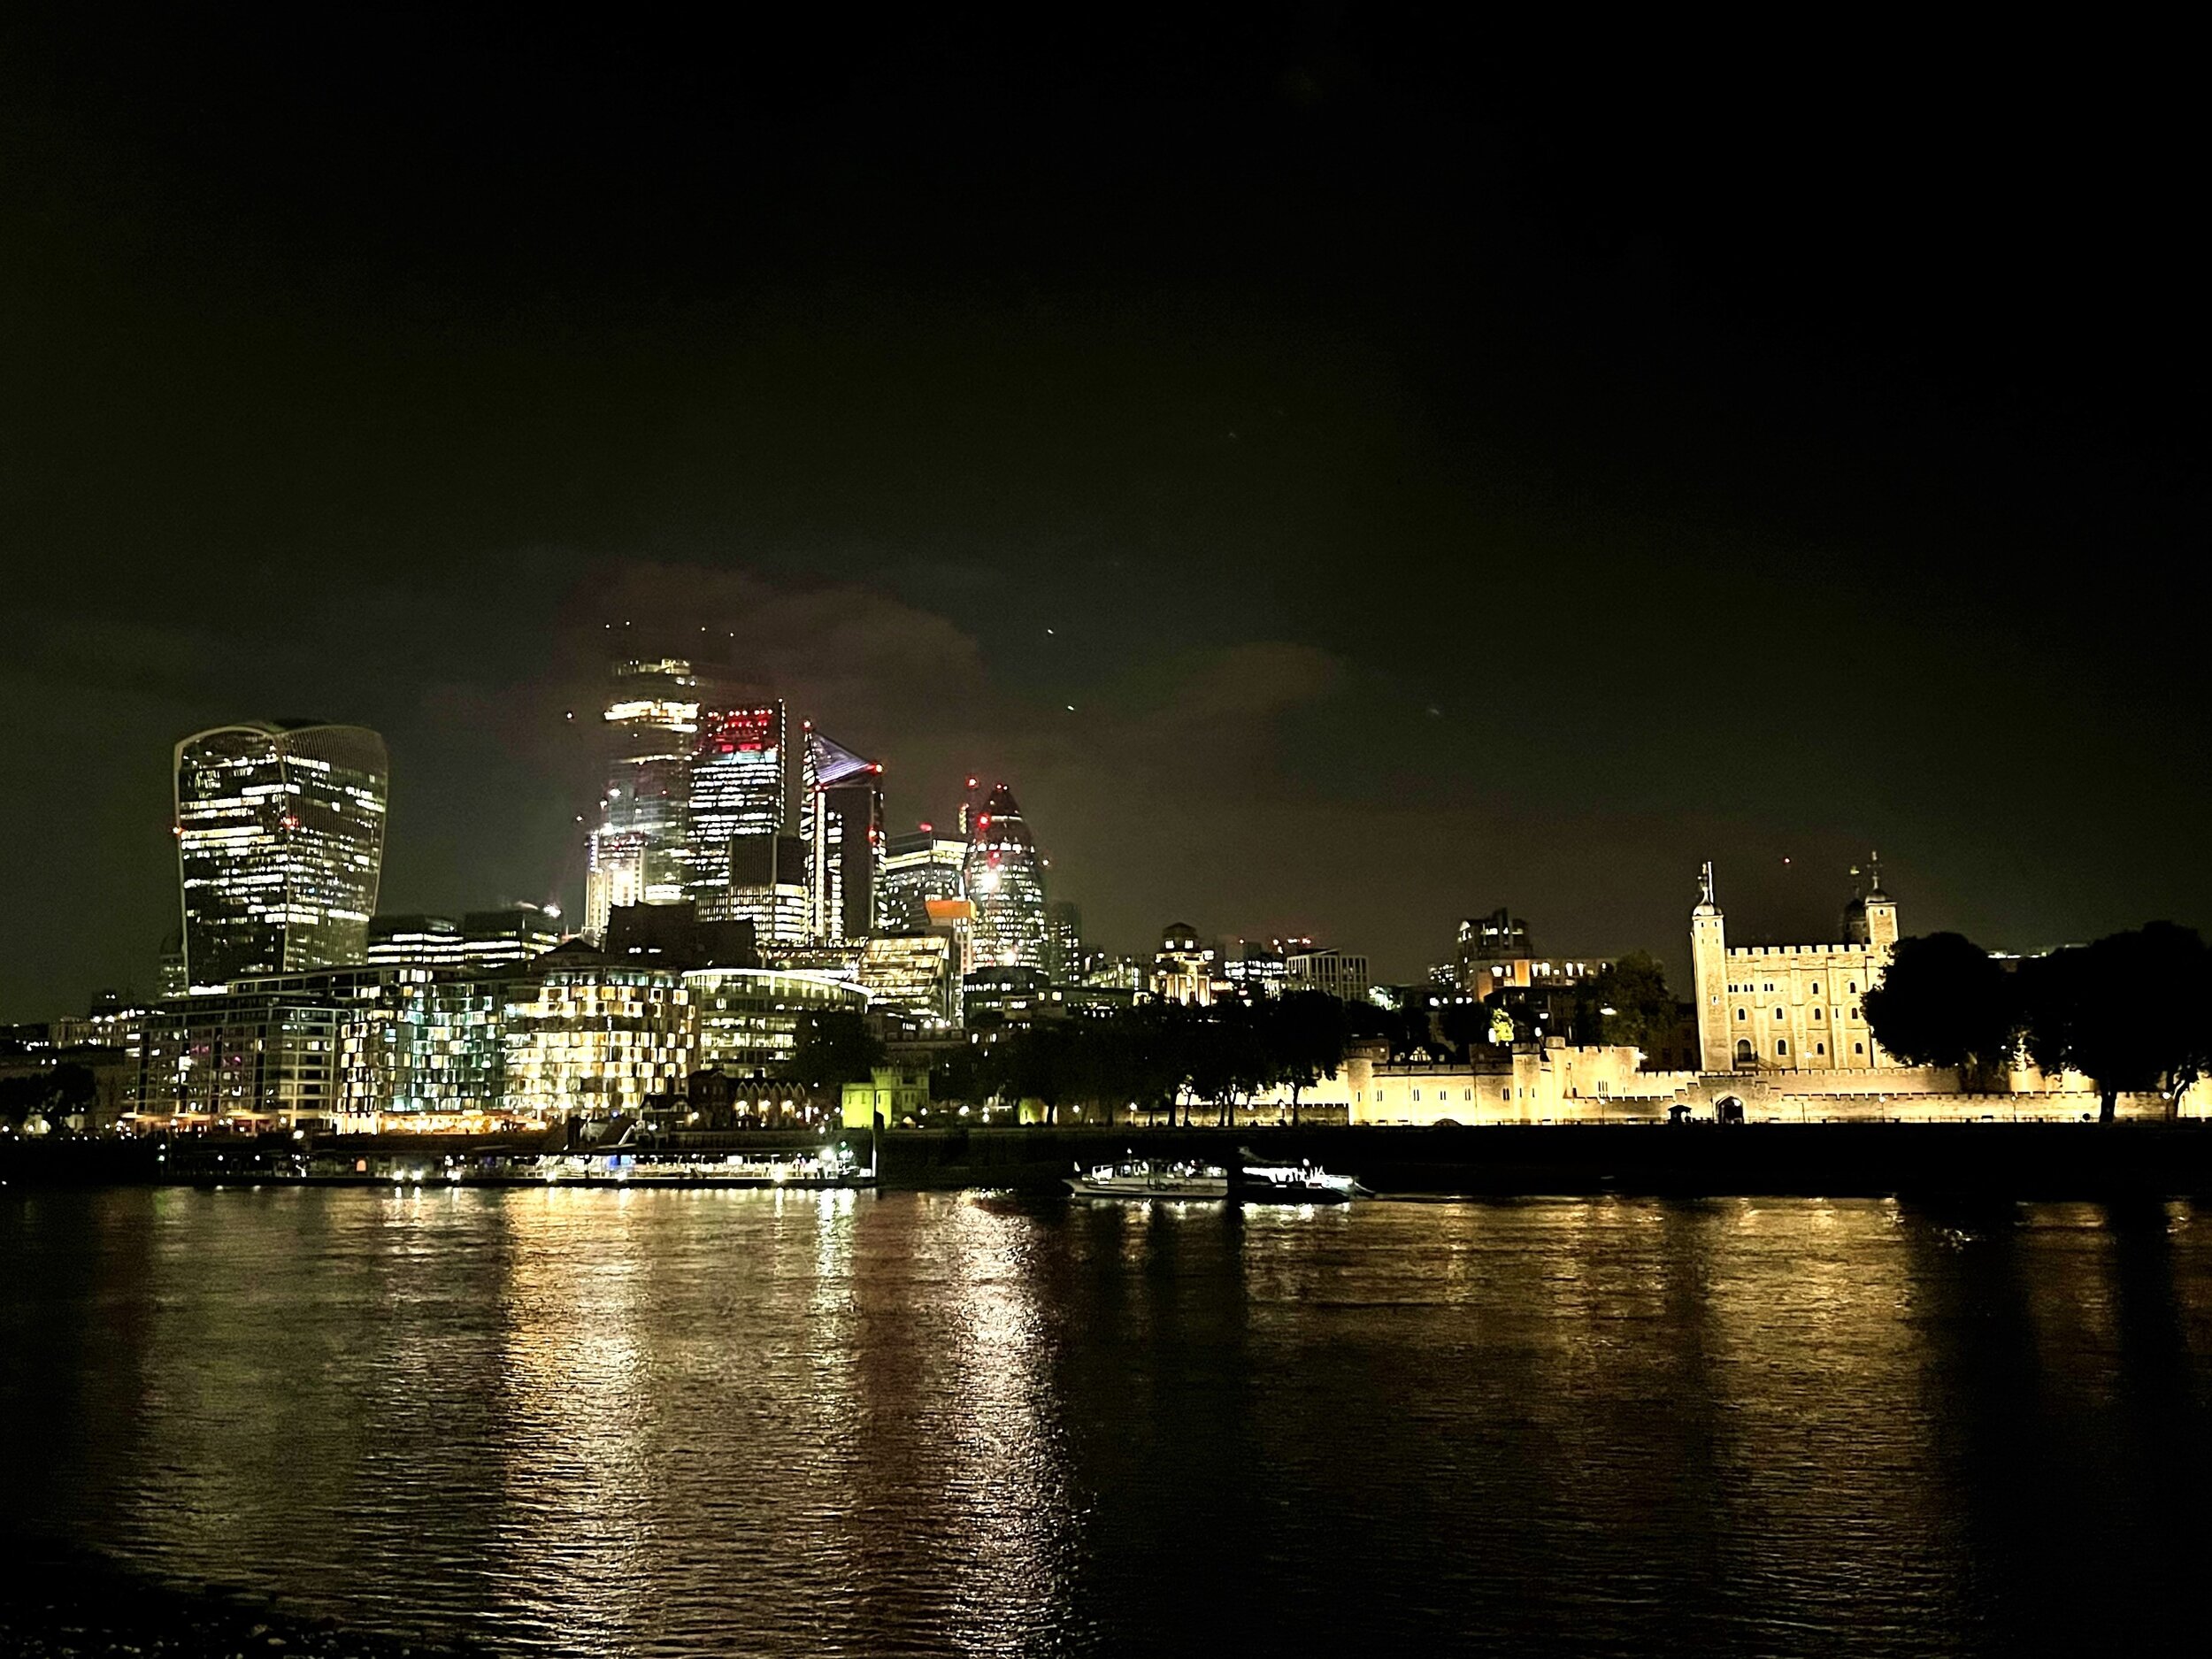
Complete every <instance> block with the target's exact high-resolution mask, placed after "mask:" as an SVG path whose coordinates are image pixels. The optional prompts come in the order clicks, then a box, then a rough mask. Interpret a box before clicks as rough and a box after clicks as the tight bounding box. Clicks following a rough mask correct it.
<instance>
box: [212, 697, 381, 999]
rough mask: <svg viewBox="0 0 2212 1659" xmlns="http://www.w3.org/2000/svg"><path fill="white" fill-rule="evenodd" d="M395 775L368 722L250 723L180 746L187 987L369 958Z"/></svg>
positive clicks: (218, 984)
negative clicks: (390, 783)
mask: <svg viewBox="0 0 2212 1659" xmlns="http://www.w3.org/2000/svg"><path fill="white" fill-rule="evenodd" d="M389 782H390V764H389V762H388V758H387V757H386V755H385V750H384V740H383V739H382V738H380V737H379V736H378V735H377V734H376V733H374V732H372V731H370V730H369V729H368V728H367V727H365V726H324V725H319V724H316V723H311V722H285V723H278V722H273V721H254V722H249V723H245V724H242V725H237V726H215V727H213V728H211V729H210V730H208V731H205V732H196V733H193V735H191V736H190V737H188V738H186V739H185V740H184V741H182V742H180V743H179V744H178V745H177V749H176V794H175V807H176V835H177V872H178V879H179V887H180V895H181V899H182V908H183V918H184V928H183V933H184V974H185V982H186V985H187V986H188V987H189V988H190V989H192V990H195V991H206V990H213V989H217V988H219V987H223V986H226V985H228V984H229V983H230V982H231V981H233V980H234V979H243V978H246V977H247V976H249V975H253V974H268V973H290V972H299V971H302V970H304V969H309V968H333V967H342V966H345V965H347V964H353V963H360V962H365V961H366V960H367V957H368V943H369V918H370V917H371V916H373V915H374V914H375V912H376V892H377V885H378V881H379V879H380V877H381V875H382V872H383V867H384V816H385V808H386V804H387V801H388V790H389Z"/></svg>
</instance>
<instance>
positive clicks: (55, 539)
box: [0, 6, 2212, 1018]
mask: <svg viewBox="0 0 2212 1659" xmlns="http://www.w3.org/2000/svg"><path fill="white" fill-rule="evenodd" d="M185 10H186V9H184V8H172V9H170V10H169V11H167V12H160V13H155V14H153V15H151V16H150V17H145V18H140V19H135V20H133V21H131V22H130V23H128V24H127V25H126V24H123V23H120V22H116V21H113V20H111V19H109V20H103V19H101V18H99V17H96V15H95V13H94V12H90V11H88V10H86V9H82V8H66V9H65V8H50V7H43V6H12V7H9V8H7V9H6V11H5V13H4V15H0V547H4V549H5V551H6V566H5V568H6V581H5V584H4V599H0V605H4V615H5V629H4V636H0V639H4V650H0V676H4V680H5V696H6V700H7V711H8V715H7V718H6V721H5V723H4V733H5V740H4V741H5V749H4V761H5V764H4V769H0V792H4V793H0V807H4V814H5V822H6V824H7V826H8V842H7V845H8V856H7V857H6V859H5V860H4V863H0V872H4V873H0V881H4V887H0V915H4V918H5V930H4V935H0V939H4V944H0V1017H4V1018H48V1017H50V1016H52V1015H54V1014H58V1013H62V1012H66V1011H70V1010H76V1009H80V1008H81V1007H82V1006H83V1004H84V1002H85V1000H86V998H87V996H88V994H89V993H90V992H91V991H92V990H93V989H95V988H96V987H102V986H115V987H136V988H137V989H139V990H140V991H141V992H144V991H147V990H150V987H151V981H152V970H153V960H154V954H155V950H156V948H157V944H158V942H159V940H160V938H161V935H162V933H164V932H165V929H166V928H168V927H169V926H173V918H174V915H175V908H176V895H175V881H176V873H175V867H174V863H173V844H172V841H171V838H170V834H169V821H168V820H169V798H168V797H169V780H168V770H167V769H168V764H169V756H170V749H171V746H172V745H173V743H174V741H176V739H177V738H178V737H180V736H181V735H182V734H184V733H188V732H189V731H192V730H195V729H196V728H198V727H200V726H206V725H209V724H212V723H216V722H219V721H223V720H228V719H233V718H254V717H278V718H283V717H290V716H296V715H314V716H319V717H321V718H331V719H341V720H353V721H359V722H362V723H365V724H367V725H370V726H375V727H376V728H378V729H379V730H380V731H381V732H383V733H385V735H386V737H387V739H388V741H389V743H390V746H391V750H392V756H393V772H394V776H393V785H392V790H393V796H392V820H391V837H390V843H389V847H388V853H387V857H386V864H385V886H384V908H385V909H387V910H418V909H428V910H460V909H470V908H482V907H486V906H489V905H492V904H495V903H501V902H511V901H516V900H532V901H540V902H542V901H545V900H549V899H558V900H561V901H563V902H567V903H571V904H574V903H576V902H579V901H580V896H581V887H582V850H581V835H582V831H581V827H580V825H579V824H578V822H577V819H576V815H577V814H578V813H580V812H582V811H584V810H586V809H587V806H588V802H589V800H590V797H591V795H592V792H593V786H594V780H595V775H596V759H595V752H594V750H593V749H592V747H591V741H590V734H589V733H588V717H589V715H590V711H591V703H592V702H593V699H594V696H595V689H596V683H597V679H598V676H599V674H600V673H601V672H602V671H603V662H604V658H605V657H606V656H607V655H608V654H609V652H610V649H611V648H614V647H615V645H616V642H617V641H622V642H623V644H622V646H621V647H620V649H629V642H632V641H634V643H635V647H636V648H637V649H643V650H647V651H653V650H658V649H670V648H671V647H673V649H695V648H697V646H698V643H699V641H713V642H714V643H715V645H716V648H717V649H719V650H721V651H724V652H727V653H729V654H731V656H732V658H733V661H734V662H736V663H737V664H740V665H741V666H742V667H743V668H744V669H745V671H746V672H749V673H752V674H755V675H757V676H758V677H760V678H763V679H765V680H772V682H773V683H775V684H776V685H777V686H779V687H780V688H781V690H782V692H783V695H785V696H786V697H787V698H788V699H789V700H790V701H791V703H793V705H794V706H795V709H796V710H798V711H799V712H801V713H803V714H806V715H809V716H810V717H811V718H814V719H815V720H816V722H817V723H818V725H820V726H822V727H823V728H824V729H825V730H826V731H827V732H828V733H831V734H832V735H833V736H834V737H835V738H837V739H838V741H841V742H843V743H845V744H847V745H848V746H849V747H851V748H854V749H858V750H860V751H861V752H863V753H864V754H868V755H871V756H875V757H880V758H882V759H883V761H884V762H885V763H886V766H887V791H888V804H889V818H890V821H891V824H892V826H893V827H894V828H895V829H905V828H910V827H911V826H913V824H914V823H915V821H916V820H917V819H918V818H926V817H932V816H935V817H939V818H945V817H949V814H950V813H951V811H952V809H953V805H954V803H955V800H956V792H957V786H958V782H959V780H960V779H961V778H962V777H963V776H964V775H965V773H967V772H970V771H977V772H983V773H986V774H988V775H989V776H990V777H993V778H999V779H1003V780H1006V781H1007V782H1009V783H1010V785H1011V786H1012V787H1013V788H1014V790H1015V792H1016V794H1017V795H1018V797H1019V799H1020V801H1021V803H1022V805H1023V807H1024V809H1025V812H1026V814H1027V816H1028V818H1029V820H1030V822H1031V824H1032V826H1033V828H1034V830H1035V832H1036V833H1037V835H1038V838H1039V840H1040V841H1041V844H1042V845H1043V847H1044V849H1045V850H1046V852H1047V854H1048V856H1050V858H1051V859H1052V879H1053V881H1054V884H1055V885H1054V892H1055V895H1056V896H1061V897H1067V898H1072V899H1074V900H1075V901H1077V902H1079V903H1080V904H1081V905H1082V907H1083V910H1084V913H1085V917H1086V920H1087V924H1088V928H1089V931H1090V932H1091V933H1093V934H1094V935H1095V936H1096V937H1097V938H1098V939H1099V940H1100V941H1102V942H1103V943H1105V944H1107V945H1108V946H1110V947H1111V948H1114V949H1140V948H1142V949H1149V948H1150V946H1151V945H1152V943H1154V942H1155V941H1156V938H1157V933H1158V930H1159V928H1160V927H1161V926H1164V924H1165V923H1167V922H1168V921H1170V920H1171V919H1179V920H1187V921H1188V922H1190V923H1192V924H1194V926H1197V927H1198V928H1199V929H1201V930H1202V932H1205V933H1218V934H1222V935H1228V936H1234V935H1236V934H1240V933H1242V934H1248V935H1259V936H1264V935H1265V934H1267V933H1273V932H1282V931H1294V932H1298V933H1313V934H1316V935H1317V936H1320V937H1321V938H1323V939H1324V940H1326V941H1333V942H1337V943H1340V944H1341V945H1343V946H1345V947H1347V948H1349V949H1364V950H1365V951H1367V952H1368V953H1369V954H1370V956H1371V958H1372V960H1373V964H1374V969H1375V972H1376V974H1377V976H1378V977H1379V978H1389V977H1412V976H1414V975H1416V974H1417V973H1418V972H1420V971H1421V970H1422V969H1423V968H1424V967H1425V964H1428V963H1430V962H1432V961H1437V960H1440V959H1442V958H1443V957H1445V956H1447V955H1448V952H1449V947H1450V940H1451V936H1452V930H1453V926H1454V924H1455V920H1456V918H1458V917H1460V916H1462V915H1463V914H1470V913H1474V912H1479V911H1482V910H1489V909H1491V908H1493V907H1494V906H1496V905H1499V904H1510V905H1511V906H1513V907H1514V909H1515V910H1517V912H1519V913H1521V914H1524V915H1525V916H1526V917H1527V918H1529V919H1530V921H1531V923H1532V926H1533V929H1534V932H1535V936H1536V939H1537V942H1538V944H1539V945H1540V947H1542V948H1544V949H1551V950H1557V951H1571V950H1585V951H1614V950H1622V949H1632V948H1635V947H1639V946H1641V947H1646V948H1650V949H1657V950H1659V951H1661V952H1662V953H1663V955H1665V956H1667V957H1668V958H1669V960H1671V961H1672V962H1675V963H1676V964H1681V963H1683V962H1684V961H1685V960H1686V941H1685V933H1686V919H1685V918H1686V910H1687V909H1688V906H1689V905H1690V903H1691V902H1693V901H1694V897H1695V890H1694V872H1695V869H1696V866H1697V864H1698V863H1699V861H1700V860H1701V859H1703V858H1706V857H1711V858H1713V859H1714V860H1716V862H1717V864H1718V866H1719V874H1720V883H1721V898H1722V901H1723V902H1724V905H1725V906H1726V907H1727V908H1728V910H1729V915H1730V921H1731V926H1732V930H1733V931H1734V932H1735V933H1736V934H1737V935H1738V936H1739V937H1741V938H1745V939H1753V938H1758V937H1762V936H1763V937H1767V938H1792V937H1796V938H1817V937H1823V936H1825V935H1827V934H1828V933H1831V932H1832V929H1833V926H1834V919H1833V918H1834V915H1835V911H1836V909H1837V907H1838V906H1839V903H1840V902H1841V901H1842V900H1843V899H1844V898H1845V897H1846V896H1847V894H1848V883H1847V877H1846V875H1845V870H1846V867H1847V865H1848V864H1850V863H1852V862H1853V861H1854V860H1855V859H1856V858H1859V857H1861V856H1863V854H1864V852H1865V850H1866V849H1868V848H1869V847H1870V846H1871V847H1878V848H1879V849H1880V850H1881V852H1882V855H1883V858H1884V864H1885V870H1886V874H1887V876H1888V878H1889V880H1888V885H1889V887H1890V888H1891V890H1892V891H1893V893H1895V894H1896V895H1898V897H1899V899H1900V901H1901V905H1902V907H1903V918H1904V923H1905V926H1906V930H1907V931H1908V932H1924V931H1930V930H1932V929H1935V928H1938V927H1958V928H1962V929H1963V930H1965V931H1967V932H1968V933H1971V934H1972V935H1973V936H1974V937H1976V938H1977V939H1978V940H1980V941H1982V942H1983V943H1985V944H1986V945H1989V946H1992V947H2006V948H2032V947H2038V946H2042V945H2047V944H2052V943H2056V942H2061V941H2066V940H2069V939H2079V938H2085V937H2087V936H2090V935H2092V934H2094V933H2099V932H2103V931H2108V930H2110V929H2113V928H2116V927H2119V926H2130V925H2133V924H2136V923H2139V922H2141V921H2143V920H2145V919H2147V918H2152V917H2171V918H2175V919H2177V920H2180V921H2184V922H2188V923H2193V924H2197V923H2203V922H2206V921H2212V869H2208V865H2207V860H2206V859H2205V857H2204V856H2203V848H2204V844H2205V840H2206V837H2205V834H2204V829H2203V826H2204V824H2205V821H2206V813H2207V810H2208V805H2212V783H2208V778H2207V772H2206V765H2205V756H2206V739H2207V735H2208V733H2207V725H2208V722H2207V717H2206V713H2205V700H2204V690H2203V687H2204V668H2203V643H2202V641H2203V635H2204V607H2203V600H2204V597H2205V592H2204V588H2205V579H2204V575H2203V555H2204V550H2205V536H2204V529H2203V526H2204V523H2205V519H2204V511H2203V510H2204V505H2205V502H2204V495H2205V491H2204V485H2203V459H2202V457H2203V445H2204V433H2203V421H2202V419H2201V417H2200V411H2199V408H2198V400H2199V398H2200V387H2201V384H2202V382H2203V380H2204V378H2205V377H2204V368H2205V357H2206V353H2205V350H2204V344H2205V342H2204V336H2203V328H2202V322H2201V318H2202V316H2203V309H2204V305H2203V297H2202V296H2203V289H2204V281H2205V280H2204V274H2203V270H2202V262H2201V257H2200V255H2199V254H2197V253H2196V252H2195V251H2194V250H2195V248H2196V243H2197V240H2198V237H2199V235H2200V234H2201V233H2200V219H2201V217H2202V213H2201V202H2202V195H2203V190H2202V180H2201V177H2200V173H2201V151H2202V141H2201V134H2200V130H2199V124H2198V122H2197V121H2196V120H2195V119H2191V111H2193V107H2194V106H2195V104H2197V102H2198V95H2197V92H2196V90H2195V88H2193V87H2191V86H2188V85H2185V82H2184V81H2183V80H2182V76H2183V74H2184V73H2185V66H2186V64H2187V62H2188V61H2189V59H2188V55H2187V54H2185V53H2184V52H2182V51H2181V50H2179V49H2178V47H2177V44H2176V43H2175V42H2159V41H2157V40H2155V39H2151V38H2140V39H2133V40H2129V41H2118V40H2114V41H2108V42H2106V41H2099V40H2096V39H2084V38H2080V37H2078V36H2074V37H2068V38H2064V39H2059V38H2054V39H2052V40H2050V41H2047V42H2033V41H2022V40H2012V41H2000V40H1997V39H1995V38H1994V37H1990V38H1984V39H1979V40H1976V41H1974V42H1965V43H1962V44H1961V45H1960V46H1959V47H1958V48H1957V49H1956V50H1952V49H1949V48H1947V47H1943V46H1940V45H1939V44H1938V43H1936V42H1932V41H1930V40H1926V39H1922V38H1917V37H1913V38H1905V37H1891V36H1884V37H1882V38H1879V39H1869V40H1866V41H1863V42H1850V41H1844V40H1836V39H1828V38H1822V39H1817V40H1816V39H1806V40H1802V41H1785V40H1782V39H1780V38H1778V37H1758V38H1753V37H1748V36H1743V35H1728V36H1717V37H1715V38H1714V39H1713V40H1711V41H1707V42H1701V41H1695V40H1691V39H1686V38H1672V39H1669V40H1666V41H1664V42H1657V41H1654V42H1608V44H1609V45H1610V46H1613V47H1615V48H1618V49H1621V50H1620V51H1619V55H1618V57H1617V60H1616V61H1615V62H1614V64H1613V65H1611V66H1606V65H1600V64H1599V63H1597V62H1595V61H1594V57H1593V50H1594V46H1595V44H1596V42H1593V41H1590V40H1587V39H1584V40H1577V39H1574V38H1567V39H1563V40H1560V41H1555V42H1544V43H1542V44H1540V45H1537V44H1530V43H1523V42H1508V41H1507V40H1505V39H1504V38H1503V37H1502V36H1501V35H1497V34H1495V33H1494V32H1493V31H1492V30H1491V27H1490V26H1489V25H1488V24H1487V23H1485V22H1472V23H1469V24H1466V25H1464V26H1463V27H1464V30H1465V32H1463V33H1460V34H1456V35H1452V34H1442V33H1439V32H1437V29H1436V27H1435V26H1432V25H1423V26H1420V27H1414V26H1411V25H1409V24H1405V23H1403V22H1402V21H1401V22H1393V21H1387V20H1384V19H1378V18H1376V17H1374V16H1372V15H1371V14H1370V13H1369V12H1366V11H1365V10H1364V9H1358V10H1345V11H1342V12H1339V11H1335V10H1331V9H1303V10H1301V9H1288V10H1284V11H1279V12H1265V13H1263V12H1250V13H1244V14H1240V15H1239V16H1238V17H1237V18H1236V19H1233V20H1225V21H1220V22H1206V23H1196V22H1193V21H1192V20H1190V19H1179V20H1173V21H1157V20H1150V21H1148V20H1146V19H1143V18H1141V17H1140V16H1139V15H1138V14H1137V13H1135V12H1129V11H1125V10H1117V11H1115V12H1110V13H1093V14H1088V19H1087V20H1086V19H1085V18H1084V17H1082V16H1077V17H1074V18H1072V19H1064V20H1062V21H1060V22H1058V23H1054V24H1046V23H1044V22H1042V21H1041V19H1042V18H1043V17H1044V16H1045V14H1044V13H1037V12H1033V13H1026V14H1009V15H1008V16H1007V17H1004V18H1001V19H995V20H981V19H979V20H962V19H961V18H960V17H959V16H958V15H956V14H952V13H944V14H940V13H938V12H933V11H929V12H913V13H910V14H909V16H908V19H907V21H906V22H904V23H903V24H902V25H901V26H900V27H899V31H898V32H897V33H895V34H879V33H872V32H871V25H870V24H869V22H868V20H867V18H866V15H865V14H864V13H850V12H840V13H837V14H836V15H834V16H832V17H829V18H827V19H826V21H825V23H824V24H823V26H822V32H821V33H820V34H818V35H814V36H812V37H806V36H802V35H795V34H788V33H785V34H778V35H773V36H769V35H758V34H750V35H749V34H745V33H742V32H735V33H724V34H717V35H697V36H687V37H677V36H674V35H656V34H653V33H651V32H649V31H650V28H651V27H652V26H651V25H649V24H648V23H645V22H642V21H641V22H638V23H632V22H631V21H629V20H628V19H629V14H628V13H626V12H621V11H619V10H618V11H616V12H609V13H605V14H603V18H602V19H601V22H600V25H599V26H598V27H596V28H595V29H594V30H591V31H588V32H568V31H567V29H566V27H565V26H561V25H556V24H554V23H551V22H549V20H548V16H547V15H543V14H541V15H536V16H529V15H528V14H524V17H525V19H526V20H518V21H517V22H515V23H514V24H513V26H512V27H501V28H489V27H487V28H485V29H484V30H483V31H482V32H480V33H466V34H464V33H457V32H455V31H454V30H453V29H452V27H451V26H450V25H449V23H444V22H440V23H432V22H429V21H425V20H421V19H417V20H412V21H405V22H403V21H400V20H398V19H397V18H396V16H395V15H394V14H391V13H389V12H376V11H362V12H353V11H348V10H345V9H342V8H300V9H295V10H293V11H291V12H284V13H280V14H276V15H275V16H273V18H271V19H262V20H257V21H253V22H244V21H238V20H235V19H233V20H216V19H215V18H214V14H212V13H210V12H202V11H199V10H196V9H195V10H193V11H192V12H191V14H190V15H189V16H187V15H182V13H183V12H185ZM734 15H739V16H742V15H743V13H738V14H734ZM1838 21H1839V27H1841V24H1842V21H1843V19H1839V20H1838ZM1042 30H1048V31H1049V32H1041V31H1042ZM1597 31H1598V24H1597V22H1596V20H1595V19H1594V18H1593V19H1589V20H1588V24H1587V32H1589V33H1596V32H1597ZM1071 705H1072V706H1071ZM569 710H575V711H577V713H578V715H579V718H578V720H577V721H576V722H574V723H571V722H569V721H568V720H566V719H565V718H564V716H565V713H566V712H567V711H569ZM1785 861H1787V862H1785Z"/></svg>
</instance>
